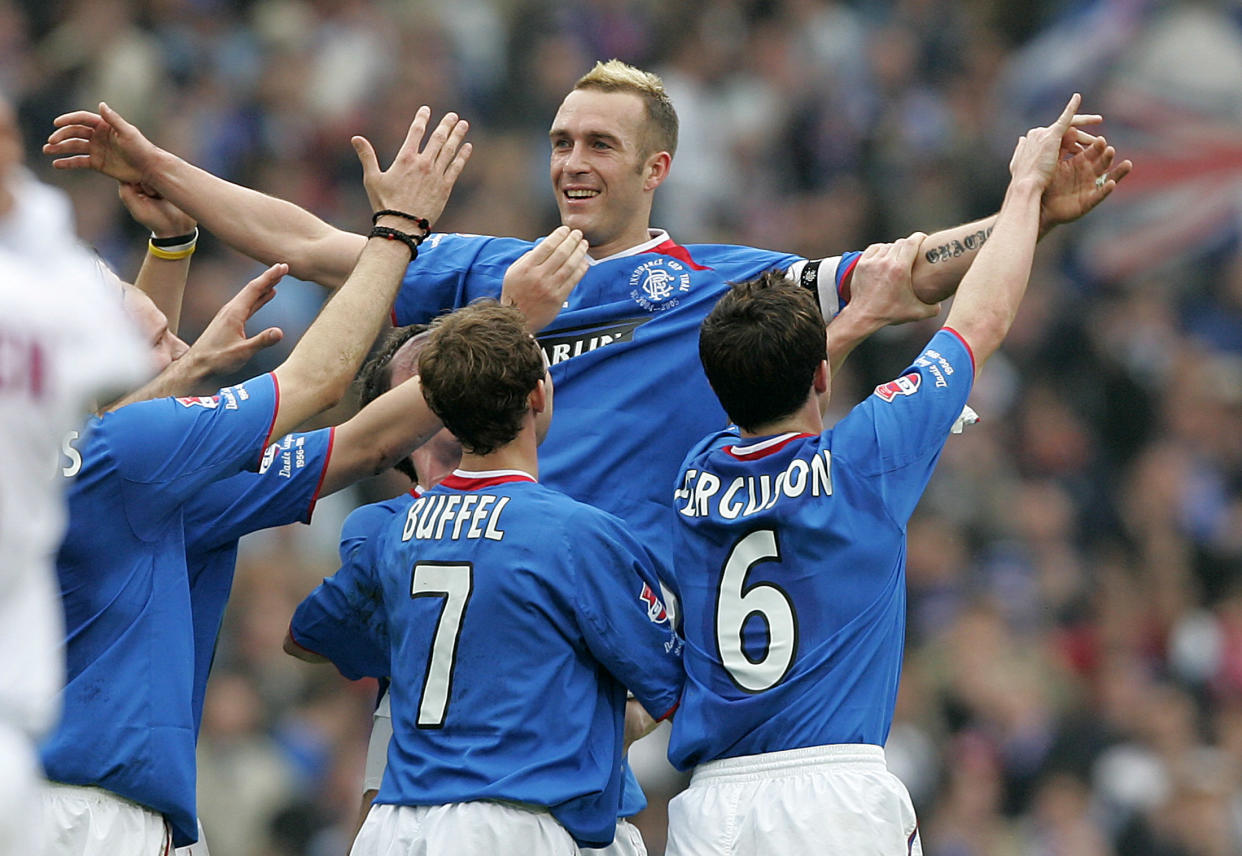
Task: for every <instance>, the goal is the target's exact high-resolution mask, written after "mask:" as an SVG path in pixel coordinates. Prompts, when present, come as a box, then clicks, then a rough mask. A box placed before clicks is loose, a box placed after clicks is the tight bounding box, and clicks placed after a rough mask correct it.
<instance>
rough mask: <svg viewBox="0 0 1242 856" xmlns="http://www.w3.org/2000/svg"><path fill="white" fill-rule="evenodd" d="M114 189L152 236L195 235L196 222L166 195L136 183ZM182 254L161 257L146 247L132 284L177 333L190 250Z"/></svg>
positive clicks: (131, 213)
mask: <svg viewBox="0 0 1242 856" xmlns="http://www.w3.org/2000/svg"><path fill="white" fill-rule="evenodd" d="M117 192H118V194H119V195H120V197H121V202H122V203H123V204H124V205H125V209H126V210H127V211H129V214H130V216H131V217H133V218H134V219H135V220H136V221H138V223H140V224H141V225H142V226H144V227H145V228H147V229H148V230H150V232H151V236H152V237H153V238H157V239H158V238H178V237H181V236H185V235H195V236H197V231H196V230H197V227H198V224H197V223H196V222H195V221H194V218H193V217H191V216H190V215H188V214H186V213H185V212H184V211H182V210H181V209H180V208H178V207H177V206H176V205H173V204H172V203H171V202H169V201H168V200H167V199H162V198H160V197H158V196H152V195H151V194H149V193H147V192H146V191H145V190H143V189H142V186H141V185H138V184H119V185H117ZM192 252H193V245H191V249H190V251H189V252H188V253H185V254H183V255H182V256H181V258H177V259H166V258H161V257H159V256H157V255H155V254H153V253H152V252H151V251H150V245H148V248H147V254H146V257H145V258H144V259H143V260H142V269H141V270H140V271H138V278H137V279H135V280H134V286H135V287H136V288H138V290H140V291H142V292H143V293H144V294H146V295H147V297H150V298H151V300H152V302H154V303H155V306H156V308H157V309H159V310H160V311H161V312H163V313H164V317H165V318H167V319H168V329H169V331H171V332H172V333H174V334H175V333H176V332H177V329H178V328H179V327H180V325H181V301H182V298H183V297H184V295H185V282H186V277H187V275H188V274H189V271H190V253H192Z"/></svg>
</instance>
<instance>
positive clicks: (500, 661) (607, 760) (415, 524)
mask: <svg viewBox="0 0 1242 856" xmlns="http://www.w3.org/2000/svg"><path fill="white" fill-rule="evenodd" d="M419 374H420V377H421V378H422V382H423V390H424V394H425V395H426V397H427V401H428V404H429V405H430V406H431V408H432V409H433V410H434V411H435V412H436V413H437V414H439V415H440V417H441V418H442V419H443V421H444V424H445V427H446V428H448V429H449V430H450V431H451V432H452V433H453V434H454V436H456V437H457V438H458V440H459V441H460V442H461V444H462V449H463V452H462V462H461V468H459V469H458V470H456V471H455V472H454V473H453V474H452V475H450V476H448V477H447V478H445V479H444V480H443V481H442V482H441V483H440V484H439V485H438V486H436V487H434V488H432V489H431V490H429V491H427V492H426V493H425V494H423V495H422V496H421V497H420V498H418V499H416V500H415V501H414V502H413V503H411V504H410V505H409V507H408V509H407V511H406V512H405V513H404V514H402V515H401V516H400V517H399V518H397V519H394V520H390V521H389V522H388V524H387V526H386V528H385V529H384V530H383V531H382V532H381V533H379V534H378V535H375V534H373V535H371V536H370V537H369V538H368V539H367V540H366V542H365V543H364V544H362V545H361V546H360V547H359V548H358V549H356V550H354V551H353V553H352V554H351V555H349V556H347V557H346V561H345V563H344V565H343V567H342V568H341V569H340V570H339V571H338V572H337V574H336V575H335V576H334V577H333V579H332V581H331V584H330V588H331V594H330V595H329V596H328V597H325V598H323V599H320V600H319V601H318V602H313V603H312V604H311V606H310V608H312V609H313V610H314V617H311V618H309V619H308V620H302V619H307V616H299V617H298V618H295V622H294V630H293V635H294V638H295V639H297V641H298V642H302V643H306V644H308V645H309V646H313V647H318V646H321V645H324V644H326V645H327V646H328V647H327V648H326V649H325V650H322V651H318V653H321V654H326V655H328V656H330V658H331V659H332V660H333V661H334V662H336V663H337V664H338V665H339V666H341V667H342V670H343V671H345V672H346V673H347V674H351V673H352V674H354V675H372V676H375V677H384V676H387V675H391V680H392V683H391V688H390V694H391V698H392V718H393V732H394V734H393V738H392V741H391V742H390V744H389V750H388V765H387V770H386V771H385V773H384V778H383V784H382V785H381V787H380V791H379V795H378V797H377V799H376V804H375V806H374V807H373V808H372V810H371V812H370V814H369V815H368V818H367V820H366V822H365V824H364V825H363V827H362V830H361V832H360V833H359V835H358V839H357V841H356V843H355V845H354V850H353V852H354V853H356V854H368V853H380V852H391V851H390V850H387V849H385V848H391V847H395V846H398V845H397V842H401V845H400V846H402V847H409V848H417V847H419V846H422V847H426V848H427V849H428V850H429V851H430V852H449V851H452V852H457V853H477V854H491V853H500V852H514V853H518V852H521V853H565V854H571V853H576V847H575V845H574V841H575V840H577V841H579V842H580V843H582V844H586V845H593V846H600V845H603V844H606V843H607V842H609V841H610V840H611V839H612V837H613V835H614V831H615V829H616V820H617V809H618V807H619V805H620V796H621V783H622V750H623V742H622V720H623V711H624V708H625V688H626V687H629V688H630V689H631V690H632V691H633V692H634V694H635V696H636V697H637V698H638V699H639V700H640V701H641V702H642V704H643V705H645V706H646V707H647V708H648V709H650V710H652V711H653V712H655V713H656V714H657V715H658V716H664V715H666V714H667V713H668V712H671V710H672V708H673V707H674V706H675V704H676V701H677V698H678V696H679V695H680V692H681V665H680V650H679V649H680V642H679V640H678V639H677V637H676V636H675V635H674V633H673V631H672V627H671V624H670V622H669V620H668V616H667V614H666V613H665V611H664V609H663V607H662V606H661V605H660V601H659V598H658V596H657V595H656V593H655V592H656V591H657V588H658V581H657V580H656V577H655V575H654V573H653V570H652V564H651V560H650V557H649V556H648V555H647V553H646V550H645V549H644V548H643V547H642V546H641V545H640V544H639V543H638V542H637V541H636V540H635V539H634V538H633V536H632V535H630V534H629V533H628V532H627V531H626V529H625V527H624V526H623V525H622V524H621V522H620V521H619V520H617V519H616V518H614V517H612V516H611V515H608V514H606V513H605V512H602V511H599V510H597V509H594V508H591V507H589V506H586V505H583V504H581V503H578V502H575V501H573V500H571V499H569V498H568V497H566V496H564V495H563V494H560V493H558V492H556V491H553V490H551V489H549V488H546V487H544V486H543V485H541V484H540V483H539V482H538V481H537V480H536V479H537V476H538V459H537V452H536V447H537V445H538V443H539V441H540V440H541V439H542V437H543V436H544V434H545V433H546V430H547V425H548V422H549V420H550V419H551V411H552V398H553V391H552V384H551V381H550V380H549V378H548V376H547V370H546V366H545V363H544V360H543V356H542V353H541V352H540V350H539V347H538V346H537V344H536V343H535V341H534V340H533V338H532V337H531V336H530V334H529V333H528V332H527V331H526V329H525V326H524V321H523V317H522V315H521V314H520V313H519V312H517V311H516V310H513V309H511V308H509V307H505V306H501V305H498V304H496V303H495V302H494V301H487V302H483V303H480V304H476V305H472V306H470V307H467V308H465V309H462V310H459V311H458V312H456V313H454V314H452V315H449V316H444V317H443V318H441V319H439V320H437V321H436V322H435V324H433V332H432V334H431V336H430V338H429V341H428V342H427V344H426V345H425V346H424V348H423V352H422V355H421V357H420V359H419ZM326 585H327V584H326ZM329 601H331V602H329ZM334 604H335V606H334ZM324 616H328V617H329V619H330V620H332V621H334V624H333V626H331V627H327V628H325V627H324V625H323V624H322V622H321V619H322V618H323V617H324ZM338 619H340V620H344V621H349V622H352V623H353V624H354V625H355V626H356V627H357V632H356V633H352V634H350V633H344V634H343V633H340V632H339V629H338V628H339V623H335V622H336V621H337V620H338Z"/></svg>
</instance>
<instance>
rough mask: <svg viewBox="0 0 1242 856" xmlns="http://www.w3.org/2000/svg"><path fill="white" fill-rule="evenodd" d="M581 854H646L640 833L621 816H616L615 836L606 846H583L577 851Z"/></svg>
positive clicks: (642, 855) (605, 855) (599, 855)
mask: <svg viewBox="0 0 1242 856" xmlns="http://www.w3.org/2000/svg"><path fill="white" fill-rule="evenodd" d="M578 852H579V853H580V854H581V856H647V845H646V844H645V843H643V836H642V833H640V832H639V831H638V827H637V826H635V825H634V824H632V823H630V822H629V821H628V820H626V819H625V818H623V817H619V818H617V837H616V838H614V839H612V843H611V844H609V845H608V846H607V847H583V848H580V849H579V851H578Z"/></svg>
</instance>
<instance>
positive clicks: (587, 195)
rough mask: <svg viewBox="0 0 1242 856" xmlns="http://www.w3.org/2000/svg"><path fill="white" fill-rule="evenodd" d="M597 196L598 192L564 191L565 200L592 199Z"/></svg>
mask: <svg viewBox="0 0 1242 856" xmlns="http://www.w3.org/2000/svg"><path fill="white" fill-rule="evenodd" d="M596 196H599V191H598V190H566V191H565V198H566V199H594V198H595V197H596Z"/></svg>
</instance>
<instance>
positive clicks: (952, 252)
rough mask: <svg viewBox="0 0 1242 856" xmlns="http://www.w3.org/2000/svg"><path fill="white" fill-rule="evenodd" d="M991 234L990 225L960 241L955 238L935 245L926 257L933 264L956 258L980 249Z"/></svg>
mask: <svg viewBox="0 0 1242 856" xmlns="http://www.w3.org/2000/svg"><path fill="white" fill-rule="evenodd" d="M991 235H992V227H991V226H988V227H987V228H986V229H980V230H979V231H978V232H975V233H974V234H971V235H967V236H966V237H964V238H962V239H961V240H960V241H958V240H953V241H949V243H947V244H941V245H940V246H938V247H933V248H932V249H930V250H928V251H927V253H926V255H925V256H924V258H926V259H927V263H928V264H931V265H934V264H936V262H944V261H948V260H949V259H955V258H957V257H958V256H960V255H962V254H963V253H971V252H974V251H975V250H978V249H979V248H980V247H982V246H983V245H984V243H985V242H986V241H987V239H988V238H989V237H990V236H991Z"/></svg>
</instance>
